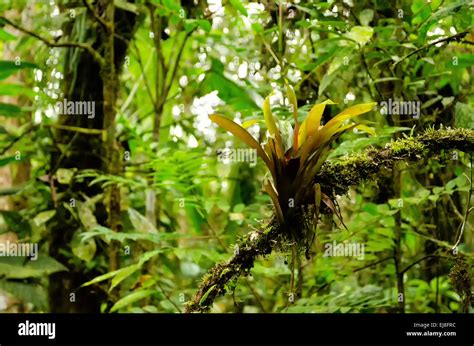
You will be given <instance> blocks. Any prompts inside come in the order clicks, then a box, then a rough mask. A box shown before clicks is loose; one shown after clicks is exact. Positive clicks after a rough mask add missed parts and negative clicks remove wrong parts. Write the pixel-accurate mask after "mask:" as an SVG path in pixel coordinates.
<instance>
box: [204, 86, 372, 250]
mask: <svg viewBox="0 0 474 346" xmlns="http://www.w3.org/2000/svg"><path fill="white" fill-rule="evenodd" d="M286 90H287V97H288V100H289V104H290V111H291V112H292V113H293V117H294V128H292V131H291V132H292V133H293V139H292V141H291V140H288V139H287V138H285V140H284V138H282V132H281V131H280V130H279V127H278V125H277V121H276V119H275V117H274V116H273V114H272V111H271V108H270V98H269V97H267V98H266V99H265V101H264V103H263V116H264V120H265V123H266V127H267V130H268V133H269V136H267V141H266V143H264V144H263V145H261V144H260V143H258V142H257V141H256V140H255V139H254V138H253V137H252V135H251V134H250V133H249V132H247V131H246V129H245V127H248V126H249V125H251V124H252V123H255V121H249V122H247V123H244V126H240V125H238V124H237V123H235V122H234V121H232V120H230V119H228V118H225V117H223V116H221V115H217V114H213V115H211V116H210V119H211V120H212V121H213V122H215V123H217V124H218V125H219V126H221V127H222V128H224V129H225V130H227V131H229V132H231V133H232V134H233V135H234V136H236V137H238V138H240V139H241V140H242V141H244V142H245V143H246V144H247V145H249V146H250V147H252V148H254V149H255V150H256V151H257V154H258V156H259V157H260V158H261V159H262V160H263V161H264V162H265V164H266V166H267V167H268V170H269V171H270V174H271V176H272V180H270V179H267V178H266V179H265V181H264V189H265V191H266V192H267V193H268V194H269V195H270V197H271V199H272V201H273V204H274V207H275V212H276V216H277V220H278V222H279V224H280V229H282V230H286V231H287V232H289V234H288V235H290V234H291V237H290V239H291V240H295V241H297V242H300V241H301V240H302V236H303V234H302V233H301V232H298V229H300V228H301V227H299V226H301V223H300V222H298V220H297V219H301V217H299V218H298V217H297V216H298V215H299V216H301V215H300V213H301V212H302V211H303V213H304V210H302V209H305V210H309V209H308V207H311V210H312V214H313V220H316V223H314V224H317V220H318V217H319V208H320V205H321V202H323V203H324V204H326V206H327V207H328V208H330V209H331V210H332V211H333V212H335V213H336V214H337V215H338V217H339V218H340V214H339V213H338V212H337V210H336V208H335V203H334V202H333V201H332V200H331V198H329V196H327V195H326V194H324V193H322V192H321V186H320V185H319V183H317V182H316V181H315V180H314V177H315V176H316V175H317V173H318V171H319V170H320V168H321V166H322V165H323V163H324V162H325V160H326V158H327V156H328V155H329V152H330V149H331V144H332V143H333V142H334V141H335V140H336V139H337V138H338V137H339V136H340V135H341V134H342V133H343V132H344V131H347V130H349V129H353V128H358V129H360V130H362V131H365V132H368V133H370V134H373V135H374V134H375V133H374V132H373V130H372V129H370V128H369V127H367V126H365V125H362V124H357V123H353V122H352V123H349V124H345V122H346V121H347V120H349V119H351V118H353V117H355V116H358V115H360V114H363V113H366V112H368V111H370V110H372V108H373V107H374V106H375V105H376V102H371V103H364V104H358V105H355V106H352V107H349V108H347V109H345V110H344V111H342V112H341V113H339V114H338V115H336V116H335V117H334V118H332V119H331V120H329V121H328V122H327V123H326V124H324V125H322V124H321V119H322V115H323V112H324V110H325V107H326V106H327V105H333V104H335V103H334V102H332V101H331V100H327V101H325V102H323V103H320V104H316V105H315V106H313V108H312V109H311V110H310V112H309V113H308V115H307V117H306V119H305V120H304V121H303V123H301V124H299V122H298V108H297V99H296V95H295V92H294V90H293V88H292V87H291V86H287V87H286ZM246 125H247V126H246ZM285 143H289V144H288V146H289V147H288V148H287V147H286V146H285ZM341 221H342V219H341ZM290 225H291V227H290Z"/></svg>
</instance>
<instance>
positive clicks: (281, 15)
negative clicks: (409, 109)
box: [0, 0, 474, 313]
mask: <svg viewBox="0 0 474 346" xmlns="http://www.w3.org/2000/svg"><path fill="white" fill-rule="evenodd" d="M89 3H90V4H92V5H91V6H95V7H94V8H96V9H97V11H99V12H100V4H97V3H93V2H91V1H89ZM99 3H102V2H100V1H99ZM114 5H115V7H116V11H117V12H119V14H120V15H117V14H116V22H115V25H116V27H117V28H121V32H122V33H124V34H123V36H125V37H128V38H129V39H127V40H126V41H125V42H126V43H125V50H124V51H123V52H122V53H123V54H121V55H120V54H119V53H117V56H121V57H123V59H122V60H121V61H118V62H117V66H119V67H118V70H119V85H118V88H119V94H118V95H119V97H118V99H117V102H116V105H115V112H116V113H115V114H116V118H115V126H116V129H117V139H118V141H119V142H120V146H121V155H123V158H124V159H123V162H124V165H123V170H122V172H121V174H120V175H110V174H107V173H106V172H104V171H103V170H101V169H100V163H99V164H96V163H95V161H94V160H95V159H97V155H96V153H95V149H94V148H96V147H98V145H99V144H98V143H100V136H98V135H97V134H96V133H94V132H93V131H92V132H91V133H81V132H77V129H74V128H71V129H69V130H67V131H66V130H65V129H64V128H61V126H67V125H68V124H69V125H70V124H71V123H68V121H69V120H66V121H65V120H63V119H61V118H62V117H74V116H68V115H58V114H56V112H55V110H54V109H53V106H54V104H55V103H56V102H58V101H61V100H63V99H64V98H67V99H69V100H70V99H76V100H85V101H87V100H96V101H97V98H96V94H97V93H99V94H100V93H101V89H100V86H101V85H102V82H101V81H100V78H101V77H100V76H99V74H98V73H97V71H96V72H94V71H95V70H94V69H93V68H92V67H90V66H92V65H90V62H88V61H89V60H90V57H88V56H87V54H85V53H84V52H83V51H81V50H80V49H78V48H74V47H69V48H56V47H48V46H47V45H46V44H44V42H41V41H40V40H38V39H36V38H34V37H31V35H28V34H25V33H24V32H21V31H19V30H16V29H15V28H12V26H9V25H7V24H6V23H5V22H4V21H2V20H0V52H1V54H2V57H1V61H0V119H1V123H0V154H1V155H0V181H1V188H0V215H1V217H0V241H1V242H5V243H6V242H7V241H11V242H34V243H38V244H39V247H40V256H39V259H38V261H36V262H33V261H31V262H30V261H29V260H28V259H25V258H14V257H0V292H1V294H0V310H2V311H9V312H14V311H27V312H49V311H55V312H76V311H88V312H91V311H100V312H114V311H119V312H148V313H150V312H178V311H183V310H184V308H183V304H184V303H185V301H187V300H188V299H189V298H190V297H191V296H192V294H193V292H194V291H195V290H196V289H197V287H198V284H199V282H200V280H201V277H202V276H203V275H204V274H205V273H206V271H207V270H208V269H209V268H210V267H212V265H213V264H215V263H216V262H219V261H225V260H227V259H229V258H230V257H231V256H232V254H233V252H234V250H235V248H234V245H235V244H236V243H237V242H238V240H239V239H240V238H241V237H242V236H243V235H245V234H247V233H248V232H252V231H255V230H256V229H257V228H258V227H259V226H261V225H262V224H263V223H264V222H265V221H266V220H268V218H269V217H270V216H271V215H272V207H271V201H270V198H269V197H268V196H267V195H266V194H264V193H263V192H262V191H261V185H262V180H263V177H264V174H265V168H264V165H262V163H261V162H259V163H258V165H257V166H255V167H252V166H251V165H249V164H248V163H245V162H243V163H235V162H232V163H228V162H220V161H218V160H217V151H218V150H219V149H222V148H243V147H244V145H243V144H242V143H240V142H238V141H235V142H234V139H233V138H232V137H231V136H230V135H229V134H228V133H226V132H225V131H222V130H221V129H217V127H216V126H215V125H211V122H210V120H209V119H208V115H210V114H212V113H214V112H219V113H221V114H224V115H226V116H228V117H230V118H232V119H234V120H235V121H238V122H241V123H242V122H244V121H246V120H249V119H256V118H257V119H260V121H259V122H258V123H257V124H255V125H253V126H252V127H251V128H250V131H251V132H252V134H253V135H254V136H255V137H256V138H260V139H262V138H263V137H264V135H265V131H266V129H265V127H264V122H263V115H262V112H261V105H262V103H263V98H264V97H266V96H267V95H268V94H270V93H271V92H274V94H273V96H272V104H273V110H274V113H275V114H277V116H278V117H279V120H280V128H284V127H285V126H286V123H287V122H288V121H290V120H291V117H292V114H291V113H290V111H289V108H288V103H287V101H286V103H285V99H284V97H283V93H284V88H283V87H284V82H285V80H286V81H288V83H290V84H291V85H293V86H294V88H295V91H296V95H297V97H298V106H299V115H298V116H299V119H300V121H302V120H303V119H304V116H305V114H306V113H307V111H308V110H309V109H310V107H311V106H312V105H313V104H314V103H318V102H322V101H324V100H326V99H329V98H330V99H331V100H333V101H335V102H336V103H338V104H337V105H335V106H331V107H327V108H328V110H327V111H326V112H325V113H324V117H323V121H327V120H328V119H330V118H331V116H334V115H335V114H337V112H338V110H341V109H343V108H346V107H348V106H350V105H352V104H357V103H364V102H372V101H376V102H379V103H380V102H383V101H387V100H388V99H392V100H397V99H399V100H405V101H413V102H420V105H421V112H420V114H419V117H413V116H412V115H401V116H392V115H387V114H383V112H381V111H380V107H379V108H378V109H377V111H375V112H371V113H369V114H368V115H366V116H365V117H364V120H367V125H369V126H370V127H372V128H374V129H375V131H376V133H377V136H375V137H367V136H361V135H360V134H357V133H352V132H351V133H347V134H345V135H344V136H343V137H341V139H339V140H338V143H337V145H336V146H335V150H334V151H333V152H332V154H331V156H330V159H332V160H337V159H338V158H343V157H345V156H346V155H348V154H350V153H353V152H358V151H361V150H362V149H364V148H366V147H368V146H375V147H380V148H382V147H383V146H384V145H385V143H388V142H390V141H391V139H392V138H397V137H399V136H402V135H403V134H407V135H409V134H417V133H420V132H421V131H422V130H424V129H426V128H429V127H433V126H434V127H435V128H438V127H440V126H444V127H465V128H470V129H472V128H473V124H474V116H473V114H474V113H473V104H474V95H473V92H472V91H473V89H472V85H473V81H472V76H473V74H472V72H473V70H472V69H473V63H474V55H473V54H472V53H473V50H472V49H473V48H472V47H473V43H474V36H473V32H472V26H473V17H472V10H473V8H472V3H471V4H470V2H469V1H456V0H432V1H425V0H414V1H405V0H397V1H365V0H363V1H352V0H344V1H334V0H333V1H327V2H323V1H306V0H300V1H291V2H290V1H281V2H278V1H258V2H247V1H240V0H230V1H220V0H208V1H207V2H206V1H201V0H199V1H194V2H193V1H185V0H183V1H181V2H179V1H175V0H136V1H133V2H132V1H126V0H115V1H114ZM0 13H2V16H3V17H5V18H7V19H8V20H10V21H12V22H14V23H18V24H19V25H21V26H22V27H23V28H28V29H29V30H30V31H32V32H35V33H37V34H39V35H41V36H42V37H46V38H48V39H49V40H51V41H52V42H53V41H54V42H62V41H63V40H64V41H74V42H81V43H88V44H91V45H93V46H94V47H95V48H96V49H98V50H100V35H99V34H98V32H99V31H100V25H99V24H98V23H96V22H94V19H93V17H92V15H91V13H90V12H88V11H87V7H86V5H85V3H84V2H82V1H77V0H71V1H69V0H61V1H56V0H51V1H46V0H44V1H41V0H35V1H28V2H25V1H24V0H20V1H13V0H2V1H1V2H0ZM130 23H132V24H130ZM153 23H155V24H153ZM156 23H159V24H158V25H157V26H156ZM129 24H130V25H129ZM127 25H129V26H127ZM154 25H155V27H153V26H154ZM118 40H119V41H120V39H118ZM438 41H439V42H438ZM157 47H158V48H159V49H157ZM122 50H123V47H122ZM159 52H160V53H159ZM163 67H164V68H163ZM164 71H165V72H166V71H167V72H168V73H167V74H166V73H163V72H164ZM165 74H166V78H164V77H163V76H164V75H165ZM160 78H161V79H160ZM160 83H161V84H160ZM94 85H97V86H96V88H97V89H94ZM163 85H164V87H163ZM167 87H168V90H167ZM157 88H158V89H157ZM74 95H75V96H74ZM163 95H164V96H163ZM163 97H164V99H163ZM159 100H161V101H162V103H161V104H159V103H160V102H159ZM157 105H158V106H157ZM100 106H101V103H100V102H99V103H97V104H96V107H100ZM97 112H98V113H100V111H97ZM100 116H101V115H100V114H97V116H96V118H95V119H86V117H84V116H83V117H82V119H81V120H80V121H78V122H77V123H76V124H75V126H76V127H81V128H85V129H88V130H91V129H100V126H99V125H98V123H97V122H98V121H100ZM157 118H158V119H159V122H158V125H157V123H156V119H157ZM75 131H76V132H75ZM66 132H67V133H68V136H65V133H66ZM94 157H95V158H94ZM98 157H99V158H98V159H97V162H100V160H101V159H100V155H98ZM68 158H69V159H68ZM66 161H68V163H66ZM471 169H472V158H471V157H470V155H469V154H465V153H463V152H442V153H441V154H440V156H439V157H438V158H436V159H432V160H427V161H425V162H423V163H416V162H412V163H406V164H403V165H401V166H400V168H399V170H400V180H399V182H400V184H399V185H400V186H399V196H397V194H396V190H397V187H396V185H397V183H396V181H395V180H394V177H393V175H392V173H391V172H381V173H380V175H379V177H378V178H379V179H378V181H377V182H370V183H366V184H364V185H361V186H358V187H355V188H352V189H351V190H350V193H349V194H348V196H340V197H339V198H338V203H339V205H340V207H341V212H342V216H343V218H344V222H345V224H346V226H347V228H348V230H349V231H347V230H345V229H344V228H343V227H340V225H339V223H338V222H336V220H331V219H329V218H328V219H325V220H322V222H321V224H320V227H319V228H318V234H317V235H316V239H315V242H314V245H313V248H312V249H311V258H310V259H309V260H306V259H301V261H300V263H299V267H298V278H297V292H296V293H297V294H296V299H295V300H294V302H289V300H288V293H289V285H290V284H289V282H290V275H291V273H290V269H289V264H288V263H289V258H290V254H289V253H274V254H271V255H269V256H268V257H266V258H264V259H261V260H260V261H258V262H257V263H255V266H254V269H253V270H252V272H251V275H250V276H248V277H245V278H241V279H239V280H238V281H237V282H233V283H231V284H230V285H229V291H230V294H228V295H226V296H225V297H223V298H220V299H218V300H217V301H216V303H215V305H214V308H213V311H215V312H341V313H346V312H371V313H378V312H394V311H397V304H398V295H397V278H396V275H395V265H394V261H393V253H394V251H395V246H396V245H395V244H396V242H395V228H396V222H397V220H396V215H401V221H400V226H401V231H402V239H401V245H400V246H401V249H400V250H401V254H402V268H407V270H406V272H404V284H405V311H406V312H422V313H433V312H459V311H462V306H461V305H462V304H461V297H460V293H459V292H456V290H455V287H454V285H453V283H452V281H450V279H449V273H450V271H453V267H454V266H455V261H454V256H453V255H452V254H449V253H447V252H446V251H445V249H446V248H449V245H452V244H454V243H455V242H456V240H457V235H458V231H459V228H460V225H461V223H462V222H463V219H464V215H465V213H466V210H467V208H469V205H470V201H469V200H468V196H469V197H470V194H469V190H470V189H471V186H472V185H471V181H470V179H472V175H471ZM111 184H116V185H118V186H119V187H120V192H121V196H122V199H121V230H120V231H119V232H114V231H112V230H111V229H109V228H108V227H106V223H105V222H104V220H105V218H104V214H106V213H107V211H106V209H105V207H104V203H103V200H104V193H103V191H104V189H106V188H107V186H110V185H111ZM473 223H474V219H473V216H472V214H471V215H470V217H468V218H467V222H466V226H465V230H464V234H463V238H462V240H461V243H460V245H459V247H458V251H459V252H460V253H462V254H463V256H464V258H465V259H466V262H467V264H468V266H467V270H468V272H470V273H472V258H473V257H472V250H473V245H474V244H473V236H472V225H473ZM333 241H336V242H340V243H342V242H344V241H348V242H358V243H361V244H364V245H365V256H364V259H363V260H360V259H357V258H355V257H324V244H325V243H332V242H333ZM112 243H115V244H119V245H118V246H119V249H120V251H119V252H120V267H119V269H115V270H112V271H111V270H110V267H109V260H108V252H107V248H108V247H109V246H111V245H110V244H112ZM58 286H59V287H58ZM471 289H472V287H471Z"/></svg>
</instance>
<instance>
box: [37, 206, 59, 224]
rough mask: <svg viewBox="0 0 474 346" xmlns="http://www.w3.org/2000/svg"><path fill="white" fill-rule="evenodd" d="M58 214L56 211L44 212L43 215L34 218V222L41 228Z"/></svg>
mask: <svg viewBox="0 0 474 346" xmlns="http://www.w3.org/2000/svg"><path fill="white" fill-rule="evenodd" d="M55 214H56V210H46V211H42V212H41V213H39V214H37V215H36V216H35V217H34V218H33V222H34V223H35V224H36V226H41V225H44V224H45V223H46V222H48V221H49V220H50V219H51V218H52V217H53V216H54V215H55Z"/></svg>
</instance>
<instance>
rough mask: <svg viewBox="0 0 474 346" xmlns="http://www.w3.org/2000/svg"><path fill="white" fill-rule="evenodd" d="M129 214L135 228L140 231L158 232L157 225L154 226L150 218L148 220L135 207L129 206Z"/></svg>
mask: <svg viewBox="0 0 474 346" xmlns="http://www.w3.org/2000/svg"><path fill="white" fill-rule="evenodd" d="M128 216H129V218H130V221H131V222H132V225H133V228H134V229H135V230H137V231H138V232H144V233H158V230H157V229H156V228H155V226H153V224H152V223H151V222H150V220H148V219H147V218H146V217H144V216H143V215H142V214H140V213H139V212H138V211H136V210H135V209H133V208H129V209H128Z"/></svg>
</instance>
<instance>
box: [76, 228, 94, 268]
mask: <svg viewBox="0 0 474 346" xmlns="http://www.w3.org/2000/svg"><path fill="white" fill-rule="evenodd" d="M81 234H82V232H81V231H80V230H77V231H76V232H74V234H73V236H72V239H71V250H72V253H73V254H74V256H76V257H77V258H79V259H81V260H83V261H85V262H89V261H91V260H92V259H93V258H94V256H95V254H96V251H97V244H96V242H95V239H94V238H91V239H87V240H83V239H82V236H81Z"/></svg>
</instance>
